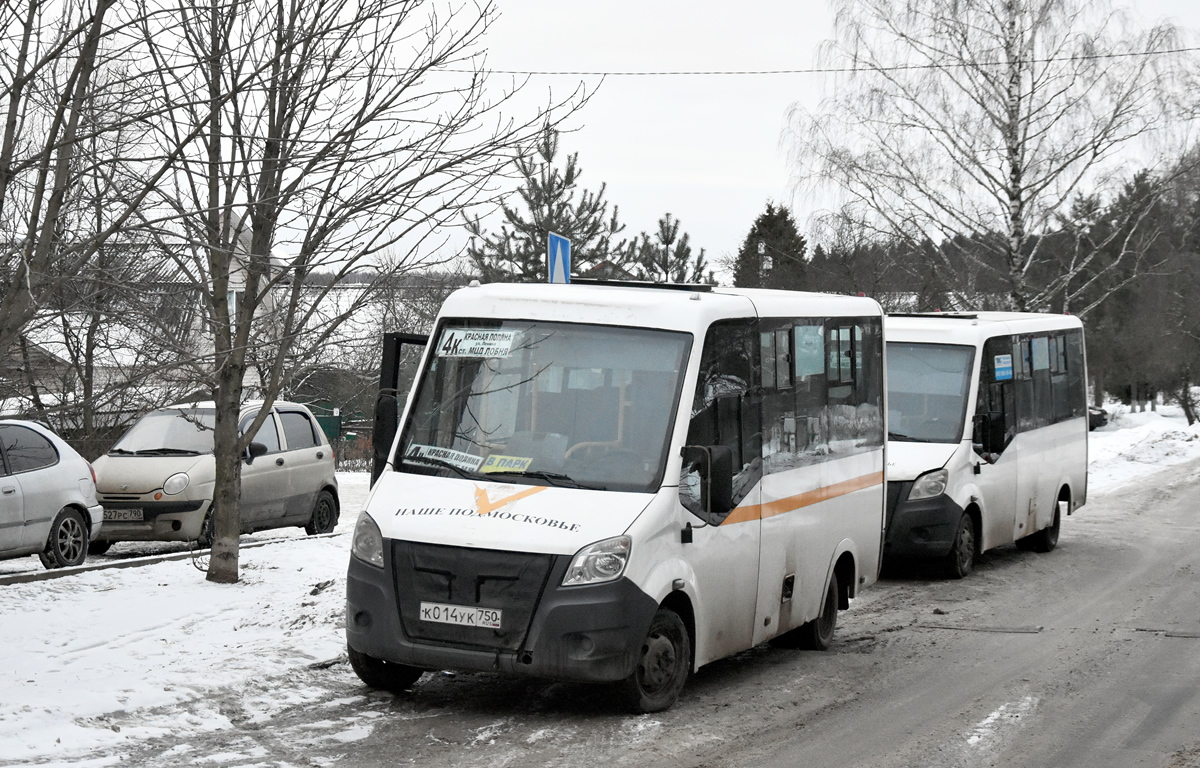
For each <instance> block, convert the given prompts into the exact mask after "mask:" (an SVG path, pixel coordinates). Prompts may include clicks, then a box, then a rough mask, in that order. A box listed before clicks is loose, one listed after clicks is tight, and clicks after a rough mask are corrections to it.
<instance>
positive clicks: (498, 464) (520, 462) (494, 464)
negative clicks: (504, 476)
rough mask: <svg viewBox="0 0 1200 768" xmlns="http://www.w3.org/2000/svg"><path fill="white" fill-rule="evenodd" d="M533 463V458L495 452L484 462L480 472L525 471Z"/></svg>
mask: <svg viewBox="0 0 1200 768" xmlns="http://www.w3.org/2000/svg"><path fill="white" fill-rule="evenodd" d="M532 463H533V458H532V457H530V458H525V457H523V456H501V455H500V454H498V453H494V454H492V455H491V456H488V457H487V461H485V462H483V466H482V467H480V469H479V471H480V472H524V471H525V470H527V469H529V465H530V464H532Z"/></svg>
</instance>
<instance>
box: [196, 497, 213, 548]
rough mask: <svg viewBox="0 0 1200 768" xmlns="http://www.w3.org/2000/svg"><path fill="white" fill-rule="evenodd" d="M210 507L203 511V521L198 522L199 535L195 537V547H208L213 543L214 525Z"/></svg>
mask: <svg viewBox="0 0 1200 768" xmlns="http://www.w3.org/2000/svg"><path fill="white" fill-rule="evenodd" d="M215 525H216V523H215V522H214V521H213V513H212V509H211V507H210V509H209V510H208V511H207V512H205V513H204V522H203V523H201V524H200V535H199V536H197V537H196V549H210V548H211V547H212V543H213V536H214V526H215Z"/></svg>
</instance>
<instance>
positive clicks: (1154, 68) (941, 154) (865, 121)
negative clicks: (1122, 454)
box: [791, 0, 1187, 311]
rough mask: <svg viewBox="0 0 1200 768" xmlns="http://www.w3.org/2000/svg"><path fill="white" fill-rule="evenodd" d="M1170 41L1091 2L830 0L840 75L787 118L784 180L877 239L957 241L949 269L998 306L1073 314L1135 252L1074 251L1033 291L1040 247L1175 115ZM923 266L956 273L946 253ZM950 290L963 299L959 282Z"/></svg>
mask: <svg viewBox="0 0 1200 768" xmlns="http://www.w3.org/2000/svg"><path fill="white" fill-rule="evenodd" d="M1176 47H1177V43H1176V34H1175V32H1174V30H1173V29H1172V28H1171V27H1169V26H1165V25H1160V26H1156V27H1153V28H1150V29H1147V30H1136V29H1133V28H1132V27H1131V25H1130V24H1129V23H1128V20H1127V19H1126V17H1125V16H1124V15H1123V14H1121V13H1119V12H1114V11H1112V10H1111V9H1110V8H1108V7H1107V6H1106V5H1105V4H1104V3H1103V2H1091V1H1090V0H978V1H977V2H969V3H962V2H957V1H956V0H914V2H908V3H893V2H889V0H837V2H836V37H835V39H834V40H832V41H830V42H829V43H827V44H826V48H825V49H824V55H825V57H826V59H827V61H828V62H829V63H830V64H832V65H834V66H838V67H844V68H846V70H847V71H846V73H845V74H844V75H843V77H842V79H841V80H840V81H839V82H838V83H837V87H836V88H835V90H834V92H833V94H834V95H832V96H831V97H829V98H828V99H826V100H825V101H824V102H823V103H822V104H821V106H820V108H819V109H818V111H817V112H816V113H808V112H806V111H804V110H802V109H801V108H799V107H794V108H793V113H792V123H791V136H792V141H793V147H794V149H793V159H794V162H795V175H796V177H797V178H798V179H800V180H801V182H802V183H803V184H809V183H811V182H817V183H827V184H829V185H831V186H832V188H833V190H834V194H835V195H836V196H838V197H840V198H841V200H840V201H839V202H840V203H845V204H846V205H847V206H849V207H850V208H852V209H854V211H855V213H854V216H855V218H857V219H858V220H860V221H862V222H863V223H864V225H865V226H867V227H869V228H870V229H872V230H874V232H875V233H876V234H878V235H880V236H882V237H884V238H885V239H903V240H906V241H908V242H910V243H912V244H914V245H920V244H925V243H932V244H934V245H937V246H940V245H941V244H942V243H944V242H946V241H948V240H951V239H952V238H955V237H957V238H959V240H960V246H961V254H962V256H963V257H964V258H965V259H966V260H967V261H969V262H970V263H971V264H972V265H973V266H972V268H971V269H968V270H966V272H967V273H970V274H972V275H973V277H974V278H987V277H989V276H990V278H991V281H992V282H993V283H996V282H998V283H999V284H1000V285H1002V286H1003V292H1004V294H1006V295H1007V302H1008V304H1009V305H1010V306H1011V307H1012V308H1014V309H1019V310H1033V309H1048V308H1049V307H1050V304H1051V302H1052V299H1055V298H1056V297H1057V301H1058V302H1059V303H1060V305H1059V306H1057V307H1055V308H1056V309H1059V310H1062V311H1065V310H1067V309H1073V310H1074V309H1076V308H1075V307H1074V306H1073V305H1072V299H1074V298H1075V297H1076V296H1077V295H1079V294H1080V293H1081V292H1083V291H1084V290H1094V288H1095V281H1096V280H1097V279H1098V277H1097V276H1098V274H1099V273H1102V272H1105V271H1106V270H1112V271H1114V272H1115V271H1118V270H1127V268H1128V267H1129V266H1130V265H1129V262H1131V261H1136V260H1137V259H1138V258H1139V255H1140V252H1139V251H1137V249H1136V248H1130V249H1124V250H1121V251H1119V255H1118V258H1117V259H1116V260H1107V261H1105V260H1103V259H1101V258H1100V256H1101V254H1102V253H1105V252H1111V250H1112V249H1111V248H1109V247H1108V246H1109V245H1111V244H1102V245H1098V246H1097V247H1094V248H1087V249H1083V250H1081V251H1080V252H1079V253H1078V255H1077V257H1076V258H1072V259H1068V260H1062V261H1059V262H1058V263H1059V265H1060V267H1061V268H1060V269H1058V270H1057V271H1054V272H1052V273H1051V274H1048V275H1044V276H1040V277H1039V280H1037V281H1034V280H1033V279H1031V278H1032V276H1033V275H1034V274H1035V273H1037V272H1038V271H1039V269H1042V270H1043V271H1044V267H1045V265H1046V264H1047V263H1048V259H1045V258H1043V254H1042V253H1041V244H1042V242H1043V239H1042V237H1041V236H1042V235H1044V234H1046V233H1047V232H1049V231H1051V230H1052V229H1054V228H1056V227H1059V226H1062V225H1063V223H1064V222H1067V221H1069V220H1070V213H1071V206H1072V202H1073V201H1074V200H1075V198H1077V196H1078V195H1080V194H1082V193H1087V194H1093V193H1105V192H1106V191H1108V190H1112V189H1114V188H1115V187H1116V185H1117V184H1118V183H1119V181H1120V180H1122V179H1123V178H1124V176H1125V175H1126V174H1125V169H1124V165H1123V161H1124V160H1125V159H1127V156H1128V155H1129V154H1131V153H1133V152H1134V151H1135V150H1139V149H1143V150H1144V149H1145V148H1146V147H1147V146H1148V144H1149V141H1150V140H1151V139H1152V138H1157V139H1162V138H1164V136H1165V134H1166V133H1167V132H1168V131H1167V129H1168V128H1173V127H1175V126H1177V125H1179V124H1180V123H1178V122H1176V120H1177V119H1178V120H1184V119H1185V118H1187V113H1186V111H1185V110H1178V111H1177V110H1175V108H1174V107H1173V106H1172V100H1171V95H1172V93H1173V91H1172V87H1173V86H1175V85H1177V84H1178V81H1177V80H1176V69H1177V67H1178V65H1179V63H1180V61H1181V55H1180V54H1173V53H1171V51H1172V50H1174V49H1175V48H1176ZM1171 156H1172V157H1178V156H1179V153H1171ZM834 207H835V208H839V209H841V205H840V204H839V205H835V206H834ZM839 215H840V211H839ZM1131 215H1136V214H1131ZM1123 231H1126V232H1128V228H1124V229H1123ZM1079 242H1080V243H1081V244H1082V243H1083V242H1084V241H1083V240H1080V241H1079ZM1137 242H1139V240H1138V239H1137V238H1130V240H1129V241H1128V244H1129V245H1131V246H1132V245H1135V244H1136V243H1137ZM930 256H931V257H932V258H938V259H942V260H943V267H944V272H945V273H946V274H948V275H953V274H959V273H962V272H963V270H962V269H961V268H954V266H955V265H954V264H953V263H952V262H951V260H950V259H949V257H948V251H947V250H946V249H943V248H940V247H938V248H935V249H933V250H932V251H931V252H930ZM1084 275H1088V276H1089V278H1088V280H1080V279H1079V278H1080V277H1081V276H1084ZM985 282H986V281H985ZM1084 283H1087V285H1086V286H1085V285H1084ZM952 289H953V292H954V293H955V294H956V300H957V301H958V302H959V303H961V304H963V305H967V306H971V305H977V304H979V303H980V300H981V296H980V295H979V293H978V292H977V291H976V290H974V289H973V287H972V286H971V285H963V284H962V283H959V284H957V285H953V286H952ZM1087 308H1088V307H1083V310H1084V311H1086V309H1087Z"/></svg>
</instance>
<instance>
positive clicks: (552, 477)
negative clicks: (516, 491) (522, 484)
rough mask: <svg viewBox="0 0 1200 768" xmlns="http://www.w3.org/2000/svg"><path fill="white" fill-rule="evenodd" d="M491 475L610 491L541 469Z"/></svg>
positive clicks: (492, 473) (564, 486)
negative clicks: (514, 476) (512, 476)
mask: <svg viewBox="0 0 1200 768" xmlns="http://www.w3.org/2000/svg"><path fill="white" fill-rule="evenodd" d="M488 474H489V475H516V476H517V477H532V478H536V479H539V480H545V481H547V482H548V483H550V484H551V485H557V486H558V487H560V488H584V489H586V490H589V491H606V490H608V489H607V488H605V487H604V486H603V485H589V484H587V483H581V482H579V481H578V480H576V479H575V478H573V477H571V476H570V475H564V474H562V473H561V472H546V471H544V470H540V469H525V470H513V471H511V472H488Z"/></svg>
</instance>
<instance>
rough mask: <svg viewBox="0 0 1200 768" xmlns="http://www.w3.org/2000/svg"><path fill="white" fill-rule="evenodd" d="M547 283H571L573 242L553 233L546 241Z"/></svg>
mask: <svg viewBox="0 0 1200 768" xmlns="http://www.w3.org/2000/svg"><path fill="white" fill-rule="evenodd" d="M546 281H547V282H551V283H569V282H571V241H570V240H568V239H567V238H565V237H563V236H562V235H556V234H554V233H553V232H551V233H549V237H548V238H547V240H546Z"/></svg>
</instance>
